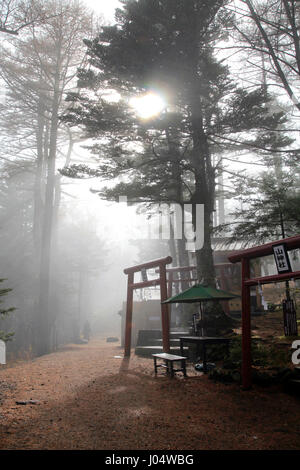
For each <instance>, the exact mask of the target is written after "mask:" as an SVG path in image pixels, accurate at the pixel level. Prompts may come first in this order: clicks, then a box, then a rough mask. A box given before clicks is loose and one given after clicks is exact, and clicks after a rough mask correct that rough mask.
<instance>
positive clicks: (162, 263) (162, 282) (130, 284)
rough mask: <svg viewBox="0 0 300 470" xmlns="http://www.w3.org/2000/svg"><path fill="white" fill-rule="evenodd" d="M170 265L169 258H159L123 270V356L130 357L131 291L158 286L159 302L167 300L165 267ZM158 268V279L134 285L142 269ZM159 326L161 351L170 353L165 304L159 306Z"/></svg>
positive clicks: (167, 313) (167, 314)
mask: <svg viewBox="0 0 300 470" xmlns="http://www.w3.org/2000/svg"><path fill="white" fill-rule="evenodd" d="M170 263H172V258H171V256H167V257H166V258H160V259H157V260H154V261H149V262H148V263H144V264H140V265H137V266H132V267H130V268H126V269H124V273H125V274H127V275H128V281H127V305H126V324H125V348H124V356H125V357H129V356H130V350H131V327H132V308H133V291H134V289H142V288H144V287H151V286H156V285H159V286H160V299H161V302H163V301H164V300H167V298H168V290H167V274H166V265H167V264H170ZM156 267H158V268H159V278H158V279H154V280H153V281H144V282H138V283H134V273H136V272H139V271H141V270H142V269H150V268H156ZM161 324H162V341H163V351H164V352H170V319H169V308H168V305H167V304H161Z"/></svg>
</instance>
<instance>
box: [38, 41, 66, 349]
mask: <svg viewBox="0 0 300 470" xmlns="http://www.w3.org/2000/svg"><path fill="white" fill-rule="evenodd" d="M60 56H61V42H60V41H58V44H57V62H56V71H55V80H54V92H53V100H52V111H51V121H50V141H49V156H48V161H47V181H46V194H45V211H44V218H43V227H42V240H41V259H40V286H39V300H38V307H39V308H38V310H39V324H38V326H39V328H38V335H39V340H38V348H37V353H38V354H39V355H42V354H47V353H49V352H50V350H51V345H50V338H51V323H52V322H51V318H50V316H51V312H50V309H49V293H50V270H51V241H52V228H53V215H54V191H55V161H56V149H57V130H58V109H59V99H60V89H59V85H60V63H61V57H60Z"/></svg>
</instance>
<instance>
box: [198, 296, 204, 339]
mask: <svg viewBox="0 0 300 470" xmlns="http://www.w3.org/2000/svg"><path fill="white" fill-rule="evenodd" d="M199 305H200V318H201V336H204V330H203V309H202V302H200V303H199Z"/></svg>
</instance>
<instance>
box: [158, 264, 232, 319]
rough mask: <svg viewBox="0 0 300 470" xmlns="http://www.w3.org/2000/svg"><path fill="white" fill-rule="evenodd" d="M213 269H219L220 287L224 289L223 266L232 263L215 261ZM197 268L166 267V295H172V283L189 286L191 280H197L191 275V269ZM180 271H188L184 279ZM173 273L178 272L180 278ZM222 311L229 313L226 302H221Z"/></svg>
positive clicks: (195, 268) (195, 267)
mask: <svg viewBox="0 0 300 470" xmlns="http://www.w3.org/2000/svg"><path fill="white" fill-rule="evenodd" d="M214 266H215V269H216V270H217V271H219V273H220V288H221V289H223V290H226V285H225V274H224V268H226V267H229V266H232V263H216V264H215V265H214ZM196 270H197V266H177V267H172V268H167V270H166V271H167V276H168V277H167V284H168V297H172V293H173V284H176V283H177V284H178V283H181V284H183V283H188V284H189V287H190V286H191V283H192V282H197V281H198V279H197V277H193V271H196ZM182 273H188V274H189V277H187V278H186V279H181V274H182ZM174 274H180V279H175V278H174ZM222 305H223V308H224V311H225V312H226V313H227V315H229V313H230V309H229V305H228V302H227V301H225V302H222Z"/></svg>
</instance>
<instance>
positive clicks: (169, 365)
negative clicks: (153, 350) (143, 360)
mask: <svg viewBox="0 0 300 470" xmlns="http://www.w3.org/2000/svg"><path fill="white" fill-rule="evenodd" d="M152 357H153V360H154V372H155V375H156V374H157V369H158V368H159V367H164V368H166V369H167V374H170V375H171V377H174V373H175V372H183V375H184V377H186V376H187V375H186V362H185V361H186V359H187V358H186V357H184V356H176V355H175V354H168V353H160V354H152ZM157 359H162V360H163V361H164V362H163V363H161V364H157ZM174 362H181V368H177V369H174V366H173V363H174Z"/></svg>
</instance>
